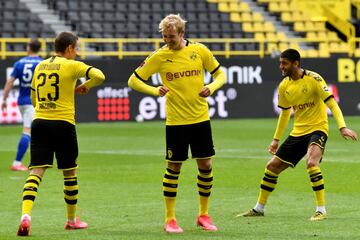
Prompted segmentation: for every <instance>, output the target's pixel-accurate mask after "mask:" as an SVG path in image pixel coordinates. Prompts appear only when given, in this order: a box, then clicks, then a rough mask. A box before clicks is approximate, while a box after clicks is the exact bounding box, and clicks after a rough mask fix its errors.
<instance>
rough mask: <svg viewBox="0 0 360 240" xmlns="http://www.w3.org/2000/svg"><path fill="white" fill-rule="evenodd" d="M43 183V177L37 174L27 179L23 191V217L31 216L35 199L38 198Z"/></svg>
mask: <svg viewBox="0 0 360 240" xmlns="http://www.w3.org/2000/svg"><path fill="white" fill-rule="evenodd" d="M40 182H41V177H40V176H38V175H35V174H31V175H29V176H28V178H27V179H26V182H25V185H24V190H23V201H22V208H21V212H22V215H24V214H28V215H30V213H31V210H32V208H33V205H34V201H35V198H36V196H37V190H38V188H39V185H40Z"/></svg>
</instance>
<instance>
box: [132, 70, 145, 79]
mask: <svg viewBox="0 0 360 240" xmlns="http://www.w3.org/2000/svg"><path fill="white" fill-rule="evenodd" d="M134 74H135V76H136V77H137V78H138V79H140V80H141V81H145V80H144V79H142V78H141V77H140V76H139V74H137V72H136V71H134Z"/></svg>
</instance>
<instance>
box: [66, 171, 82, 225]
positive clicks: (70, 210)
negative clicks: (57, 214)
mask: <svg viewBox="0 0 360 240" xmlns="http://www.w3.org/2000/svg"><path fill="white" fill-rule="evenodd" d="M78 190H79V185H78V183H77V177H76V176H67V177H64V199H65V202H66V217H67V219H69V220H74V219H75V217H76V207H77V200H78Z"/></svg>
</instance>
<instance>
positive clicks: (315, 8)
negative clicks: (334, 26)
mask: <svg viewBox="0 0 360 240" xmlns="http://www.w3.org/2000/svg"><path fill="white" fill-rule="evenodd" d="M292 2H293V3H294V4H295V5H297V6H299V7H300V8H302V9H303V10H304V11H306V12H308V13H309V14H310V15H311V16H312V17H314V18H322V17H325V16H326V13H325V12H324V11H331V12H332V13H333V14H335V15H337V16H338V17H339V18H341V19H342V20H345V21H347V20H350V17H351V4H350V0H292ZM324 7H325V8H324Z"/></svg>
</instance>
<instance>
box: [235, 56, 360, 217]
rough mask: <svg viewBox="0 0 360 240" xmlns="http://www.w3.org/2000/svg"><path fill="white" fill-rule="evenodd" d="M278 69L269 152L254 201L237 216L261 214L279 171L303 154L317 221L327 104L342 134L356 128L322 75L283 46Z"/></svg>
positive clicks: (320, 205)
mask: <svg viewBox="0 0 360 240" xmlns="http://www.w3.org/2000/svg"><path fill="white" fill-rule="evenodd" d="M280 70H281V72H282V75H283V77H285V78H284V79H283V80H282V82H281V83H280V85H279V88H278V93H279V102H278V105H279V107H280V108H281V109H282V111H281V113H280V116H279V119H278V123H277V128H276V131H275V135H274V138H273V140H272V142H271V144H270V146H269V149H268V150H269V152H270V153H271V154H273V157H272V159H271V160H270V161H269V162H268V163H267V165H266V168H265V174H264V177H263V179H262V180H261V185H260V193H259V197H258V201H257V203H256V205H255V207H254V208H253V209H250V211H248V212H245V213H243V214H239V215H238V216H244V217H252V216H264V208H265V204H266V202H267V200H268V198H269V195H270V194H271V192H272V191H273V190H274V189H275V186H276V183H277V179H278V176H279V174H280V173H281V172H282V171H284V170H285V169H287V168H288V167H289V166H290V167H295V166H296V164H297V163H298V162H299V161H300V160H301V159H302V158H303V157H304V156H305V155H306V168H307V173H308V174H309V178H310V182H311V185H312V189H313V191H314V194H315V199H316V211H315V214H314V215H313V216H312V217H311V218H310V220H311V221H319V220H323V219H325V218H326V209H325V194H324V179H323V176H322V173H321V170H320V167H319V164H320V162H321V159H322V155H323V152H324V149H325V143H326V140H327V136H328V117H327V112H326V107H328V108H329V109H330V110H331V112H332V114H333V116H334V118H335V120H336V122H337V125H338V128H339V131H340V134H341V135H342V136H343V137H344V138H345V139H347V138H349V139H352V140H357V134H356V132H354V131H352V130H350V129H349V128H347V127H346V124H345V121H344V118H343V115H342V112H341V110H340V108H339V106H338V104H337V103H336V101H335V100H334V96H333V94H332V93H331V91H330V90H329V89H328V87H327V85H326V83H325V81H324V79H323V78H322V77H321V76H320V75H319V74H317V73H315V72H312V71H309V70H305V69H302V68H301V67H300V54H299V52H298V51H297V50H294V49H287V50H285V51H284V52H282V53H281V55H280ZM291 108H292V109H293V111H294V126H293V129H292V131H291V133H290V136H289V137H288V138H287V139H286V140H285V141H284V142H283V143H282V144H281V146H280V147H279V149H278V145H279V140H280V138H281V136H282V135H283V133H284V131H285V129H286V126H287V124H288V121H289V119H290V113H291Z"/></svg>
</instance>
